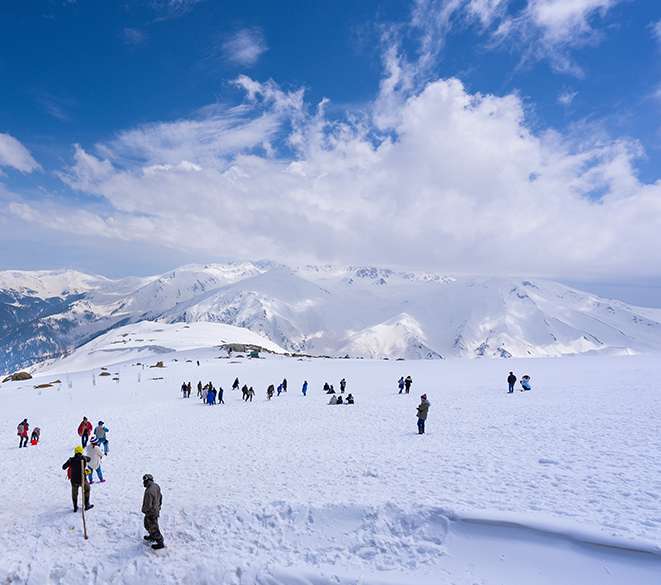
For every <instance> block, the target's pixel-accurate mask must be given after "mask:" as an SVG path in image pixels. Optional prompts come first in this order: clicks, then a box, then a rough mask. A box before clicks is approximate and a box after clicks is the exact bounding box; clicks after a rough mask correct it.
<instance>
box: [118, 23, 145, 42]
mask: <svg viewBox="0 0 661 585" xmlns="http://www.w3.org/2000/svg"><path fill="white" fill-rule="evenodd" d="M122 39H123V40H124V43H125V44H127V45H129V46H132V47H137V46H139V45H143V44H144V43H145V42H146V41H147V33H145V31H143V30H141V29H139V28H131V27H128V26H127V27H124V28H123V29H122Z"/></svg>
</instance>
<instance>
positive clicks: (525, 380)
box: [521, 374, 532, 392]
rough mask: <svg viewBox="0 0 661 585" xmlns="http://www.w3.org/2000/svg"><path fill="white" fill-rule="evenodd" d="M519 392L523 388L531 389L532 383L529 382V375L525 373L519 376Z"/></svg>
mask: <svg viewBox="0 0 661 585" xmlns="http://www.w3.org/2000/svg"><path fill="white" fill-rule="evenodd" d="M521 388H522V390H521V392H523V391H524V390H532V384H531V383H530V376H528V375H527V374H526V375H525V376H522V377H521Z"/></svg>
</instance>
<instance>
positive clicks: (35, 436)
mask: <svg viewBox="0 0 661 585" xmlns="http://www.w3.org/2000/svg"><path fill="white" fill-rule="evenodd" d="M40 436H41V429H40V428H39V427H34V429H33V430H32V435H30V445H33V446H34V445H38V444H39V437H40Z"/></svg>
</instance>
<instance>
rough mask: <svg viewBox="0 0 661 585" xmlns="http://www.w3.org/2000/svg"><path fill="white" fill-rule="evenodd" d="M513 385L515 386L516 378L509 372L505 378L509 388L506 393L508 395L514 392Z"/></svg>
mask: <svg viewBox="0 0 661 585" xmlns="http://www.w3.org/2000/svg"><path fill="white" fill-rule="evenodd" d="M514 384H516V376H515V375H514V372H510V375H509V376H507V385H508V386H509V390H508V391H507V393H508V394H512V393H513V392H514Z"/></svg>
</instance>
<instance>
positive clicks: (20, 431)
mask: <svg viewBox="0 0 661 585" xmlns="http://www.w3.org/2000/svg"><path fill="white" fill-rule="evenodd" d="M29 430H30V425H29V424H28V419H27V418H24V419H23V420H22V421H21V422H20V423H18V426H17V427H16V434H17V435H18V437H19V439H18V448H19V449H21V448H22V447H27V446H28V432H29Z"/></svg>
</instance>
